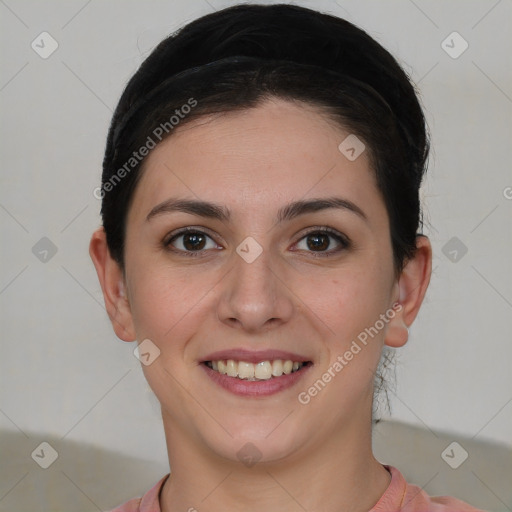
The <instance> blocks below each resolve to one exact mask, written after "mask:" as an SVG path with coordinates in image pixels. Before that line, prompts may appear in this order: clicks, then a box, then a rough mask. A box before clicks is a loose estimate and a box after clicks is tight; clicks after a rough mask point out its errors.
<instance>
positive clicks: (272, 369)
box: [204, 359, 307, 381]
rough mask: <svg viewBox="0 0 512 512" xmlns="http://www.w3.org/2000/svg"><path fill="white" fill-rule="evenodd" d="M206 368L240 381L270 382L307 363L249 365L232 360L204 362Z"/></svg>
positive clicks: (275, 361) (268, 362)
mask: <svg viewBox="0 0 512 512" xmlns="http://www.w3.org/2000/svg"><path fill="white" fill-rule="evenodd" d="M204 364H205V365H206V366H208V368H210V369H212V370H213V371H215V372H218V373H220V374H222V375H227V376H228V377H233V378H237V379H240V380H248V381H258V380H270V379H274V378H276V377H281V376H282V375H290V374H291V373H294V372H297V371H299V370H300V369H301V368H302V367H303V366H304V365H306V364H307V362H306V363H305V362H299V361H292V360H290V359H286V360H283V359H275V360H273V361H271V360H267V361H260V362H259V363H256V364H254V363H249V362H247V361H235V360H233V359H227V360H226V359H220V360H217V361H205V363H204Z"/></svg>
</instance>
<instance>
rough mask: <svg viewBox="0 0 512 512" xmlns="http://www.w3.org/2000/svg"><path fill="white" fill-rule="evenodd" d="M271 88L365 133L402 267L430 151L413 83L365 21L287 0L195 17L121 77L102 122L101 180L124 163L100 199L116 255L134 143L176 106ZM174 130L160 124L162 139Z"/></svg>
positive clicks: (193, 115)
mask: <svg viewBox="0 0 512 512" xmlns="http://www.w3.org/2000/svg"><path fill="white" fill-rule="evenodd" d="M271 97H279V98H285V99H289V100H292V101H293V100H298V101H302V102H306V103H309V104H311V105H314V106H317V107H318V108H319V109H320V111H321V112H324V113H325V114H327V115H329V116H330V117H332V118H333V119H334V120H336V121H337V122H338V123H339V125H340V127H342V128H343V129H345V130H349V131H350V132H351V133H354V134H355V135H357V136H358V137H361V138H362V140H364V142H365V144H366V146H367V148H368V149H369V154H370V158H371V162H372V166H373V169H374V171H375V175H376V180H377V184H378V187H379V189H380V191H381V193H382V195H383V198H384V201H385V204H386V207H387V211H388V214H389V218H390V229H391V233H390V234H391V240H392V246H393V254H394V259H395V267H396V269H397V270H400V269H401V268H402V266H403V263H404V261H405V260H406V259H407V258H409V257H411V256H412V255H413V254H414V251H415V247H416V243H415V241H416V235H417V232H418V228H419V227H420V225H421V222H420V221H421V210H420V201H419V187H420V185H421V182H422V178H423V175H424V172H425V170H426V161H427V157H428V152H429V141H428V135H427V130H426V125H425V119H424V116H423V112H422V109H421V106H420V103H419V101H418V97H417V94H416V91H415V88H414V86H413V84H412V83H411V81H410V80H409V78H408V76H407V74H406V73H405V71H404V70H403V69H402V68H401V67H400V65H399V64H398V63H397V61H396V60H395V59H394V57H393V56H392V55H391V54H390V53H389V52H388V51H387V50H385V49H384V48H383V47H382V46H381V45H380V44H379V43H377V42H376V41H375V40H374V39H373V38H372V37H370V36H369V35H368V34H367V33H366V32H364V31H363V30H361V29H359V28H358V27H356V26H355V25H353V24H351V23H349V22H348V21H346V20H343V19H341V18H338V17H335V16H332V15H328V14H323V13H320V12H317V11H314V10H311V9H307V8H304V7H298V6H293V5H287V4H276V5H254V4H253V5H236V6H233V7H229V8H226V9H223V10H220V11H217V12H214V13H212V14H209V15H207V16H204V17H202V18H199V19H197V20H195V21H193V22H191V23H189V24H188V25H186V26H185V27H183V28H182V29H180V30H178V31H177V32H176V33H175V34H172V35H171V36H169V37H168V38H166V39H164V40H163V41H162V42H161V43H160V44H159V45H158V46H157V47H156V48H155V49H154V50H153V52H152V53H151V54H150V55H149V57H148V58H147V59H146V60H145V61H144V62H143V63H142V65H141V66H140V68H139V69H138V70H137V72H136V73H135V74H134V76H133V77H132V78H131V80H130V81H129V82H128V84H127V86H126V88H125V90H124V92H123V94H122V96H121V99H120V101H119V103H118V105H117V108H116V110H115V113H114V115H113V118H112V122H111V125H110V130H109V134H108V138H107V145H106V150H105V157H104V160H103V175H102V188H103V187H104V186H105V185H106V184H109V183H112V181H111V180H112V178H113V177H115V175H116V173H118V171H119V170H120V169H123V168H124V169H125V172H123V179H120V180H117V181H116V183H115V186H110V187H108V189H107V187H105V188H104V192H103V193H102V209H101V214H102V220H103V226H104V228H105V232H106V236H107V243H108V246H109V250H110V253H111V255H112V256H113V257H114V258H115V259H116V261H118V263H119V264H120V265H121V266H123V263H124V259H123V249H124V237H125V224H126V217H127V213H128V209H129V207H130V204H131V200H132V198H133V194H134V191H135V188H136V185H137V183H138V180H139V179H140V176H141V172H143V163H144V160H141V161H140V162H138V161H137V162H135V161H134V165H133V166H132V168H130V169H129V172H126V162H128V161H130V158H132V156H133V153H134V152H135V151H137V150H138V148H140V147H142V146H143V145H144V144H145V143H146V141H147V140H148V137H149V136H151V134H152V133H154V131H155V129H157V128H158V127H159V126H162V125H165V123H167V126H168V124H169V123H168V121H169V119H170V118H171V116H173V115H175V116H176V114H179V126H182V125H183V124H184V123H187V122H190V121H191V120H193V119H197V118H198V117H201V116H205V115H209V114H212V113H223V112H230V111H236V110H243V109H247V108H253V107H255V106H257V105H258V104H259V103H261V102H262V101H263V100H264V99H267V98H271ZM191 100H193V103H192V101H191ZM185 105H188V107H187V109H186V110H185V108H184V106H185ZM190 105H193V108H190ZM181 107H183V110H182V109H181ZM171 128H172V127H171ZM171 134H172V129H166V130H165V134H163V135H164V136H162V137H159V140H158V142H160V140H163V139H164V138H165V137H166V136H170V135H171ZM340 142H341V141H340ZM118 176H119V174H118Z"/></svg>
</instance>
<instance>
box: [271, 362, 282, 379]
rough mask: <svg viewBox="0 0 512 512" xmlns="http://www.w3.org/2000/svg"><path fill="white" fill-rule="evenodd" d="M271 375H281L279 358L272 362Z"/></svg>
mask: <svg viewBox="0 0 512 512" xmlns="http://www.w3.org/2000/svg"><path fill="white" fill-rule="evenodd" d="M272 375H273V376H274V377H280V376H281V375H283V361H281V359H276V360H275V361H273V362H272Z"/></svg>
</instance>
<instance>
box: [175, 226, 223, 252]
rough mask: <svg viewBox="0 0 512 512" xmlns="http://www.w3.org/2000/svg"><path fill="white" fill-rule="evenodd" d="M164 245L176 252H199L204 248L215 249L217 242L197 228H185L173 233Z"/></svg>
mask: <svg viewBox="0 0 512 512" xmlns="http://www.w3.org/2000/svg"><path fill="white" fill-rule="evenodd" d="M165 245H166V246H172V248H174V249H176V250H177V251H178V252H179V251H181V252H184V253H187V252H189V253H190V252H200V251H203V250H205V249H215V248H217V244H216V243H215V242H214V241H213V240H212V239H211V237H209V236H208V235H207V234H206V233H203V232H202V231H197V230H186V231H182V232H180V233H177V234H175V235H174V236H173V237H172V238H171V239H170V240H169V241H168V242H166V244H165Z"/></svg>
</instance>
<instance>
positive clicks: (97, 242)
mask: <svg viewBox="0 0 512 512" xmlns="http://www.w3.org/2000/svg"><path fill="white" fill-rule="evenodd" d="M89 254H90V256H91V259H92V261H93V263H94V267H95V268H96V273H97V274H98V279H99V281H100V285H101V290H102V292H103V298H104V301H105V309H106V310H107V313H108V316H109V318H110V321H111V323H112V327H113V329H114V331H115V333H116V335H117V337H118V338H120V339H122V340H123V341H134V340H135V339H136V336H135V329H134V326H133V319H132V314H131V310H130V304H129V302H128V299H127V298H126V291H125V283H124V277H123V272H122V269H121V268H120V265H119V263H118V262H117V261H115V260H114V259H113V258H112V256H111V255H110V251H109V249H108V245H107V239H106V235H105V230H104V229H103V228H99V229H97V230H96V231H95V232H94V233H93V235H92V237H91V242H90V244H89Z"/></svg>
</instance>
